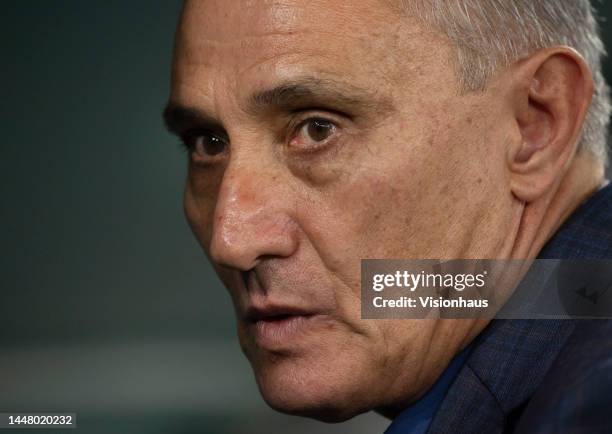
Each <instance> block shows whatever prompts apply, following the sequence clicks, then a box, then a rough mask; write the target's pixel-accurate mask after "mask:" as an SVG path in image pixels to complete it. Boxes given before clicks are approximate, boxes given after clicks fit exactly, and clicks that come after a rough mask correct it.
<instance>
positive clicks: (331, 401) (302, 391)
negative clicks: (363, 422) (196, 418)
mask: <svg viewBox="0 0 612 434" xmlns="http://www.w3.org/2000/svg"><path fill="white" fill-rule="evenodd" d="M351 365H353V366H351ZM355 368H356V367H355V366H354V360H352V361H351V360H343V358H341V357H340V358H338V357H335V358H334V357H330V358H329V359H328V360H326V361H325V363H323V360H321V361H314V360H312V359H310V360H309V359H308V358H299V357H291V356H286V355H280V356H274V357H269V358H266V359H265V360H261V359H260V360H258V361H257V362H255V363H253V369H254V371H255V378H256V380H257V384H258V386H259V390H260V392H261V395H262V396H263V398H264V400H265V401H266V403H267V404H268V405H269V406H270V407H272V408H273V409H275V410H277V411H280V412H282V413H287V414H292V415H298V416H304V417H309V418H313V419H317V420H320V421H323V422H328V423H337V422H343V421H345V420H347V419H350V418H352V417H354V416H357V415H358V414H360V413H363V412H366V411H368V410H370V409H372V408H373V407H374V406H375V405H374V403H373V402H372V399H373V396H374V394H373V393H370V392H373V391H372V389H371V385H370V384H367V383H368V380H371V379H370V378H367V374H365V375H360V374H359V372H360V371H362V369H355ZM360 380H364V381H360ZM370 404H371V405H370Z"/></svg>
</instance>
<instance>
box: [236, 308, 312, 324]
mask: <svg viewBox="0 0 612 434" xmlns="http://www.w3.org/2000/svg"><path fill="white" fill-rule="evenodd" d="M298 315H299V316H306V315H313V312H310V311H307V310H305V309H301V308H298V307H293V306H277V305H269V306H250V307H249V308H247V310H246V319H247V321H249V322H257V321H262V320H271V319H275V318H279V319H280V318H282V317H286V316H298Z"/></svg>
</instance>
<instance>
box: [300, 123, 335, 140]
mask: <svg viewBox="0 0 612 434" xmlns="http://www.w3.org/2000/svg"><path fill="white" fill-rule="evenodd" d="M306 130H307V132H308V136H309V137H310V138H311V139H312V140H313V141H315V142H322V141H324V140H325V139H327V138H328V137H329V136H331V135H332V133H333V132H334V124H332V123H331V122H327V121H324V120H322V119H313V120H311V121H309V122H308V123H307V124H306Z"/></svg>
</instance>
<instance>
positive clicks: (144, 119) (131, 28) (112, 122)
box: [0, 0, 612, 434]
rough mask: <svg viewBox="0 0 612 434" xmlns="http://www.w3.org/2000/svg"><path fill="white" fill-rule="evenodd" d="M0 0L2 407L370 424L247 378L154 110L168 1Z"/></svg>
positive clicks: (181, 161)
mask: <svg viewBox="0 0 612 434" xmlns="http://www.w3.org/2000/svg"><path fill="white" fill-rule="evenodd" d="M1 5H2V14H1V17H2V18H1V20H2V26H1V30H0V31H1V32H2V38H1V42H0V43H1V44H2V53H3V62H2V105H1V107H2V113H1V115H2V116H1V119H2V136H1V137H2V140H3V146H2V158H1V159H0V169H1V173H2V183H1V186H0V193H1V197H2V200H3V206H2V208H1V214H0V215H1V222H2V230H3V237H2V246H3V248H4V251H5V253H4V255H3V258H2V262H1V264H2V269H1V270H0V271H1V274H0V279H1V280H0V282H1V289H2V290H1V298H0V330H1V335H0V336H1V340H0V342H1V343H2V353H1V357H0V412H2V411H22V412H23V411H76V412H78V421H79V426H80V428H79V429H78V431H77V432H83V433H119V432H126V433H127V432H129V433H132V434H138V433H179V434H180V433H184V434H186V433H207V432H218V433H262V432H265V433H275V432H292V433H310V432H323V433H345V432H346V433H348V432H351V433H362V432H363V433H366V432H382V430H383V429H384V427H385V426H386V424H387V422H385V421H384V420H382V418H380V417H378V416H376V415H366V416H362V417H360V418H357V419H356V420H353V421H352V422H349V423H347V424H343V425H324V424H320V423H318V422H312V421H309V420H306V419H301V418H293V417H287V416H283V415H279V414H276V413H275V412H273V411H272V410H269V409H268V408H267V407H266V406H265V404H264V403H263V402H262V400H261V398H260V397H259V395H258V393H257V390H256V387H255V385H254V382H253V379H252V378H251V373H250V370H249V367H248V364H247V363H246V361H245V360H244V359H243V357H242V356H241V355H240V352H239V349H238V345H237V342H236V340H235V338H234V323H233V313H232V309H231V305H230V302H229V299H228V297H227V296H226V294H225V292H224V289H223V288H222V287H221V285H220V284H219V282H218V281H217V279H216V278H215V277H214V276H213V274H212V272H211V269H210V267H209V265H208V264H207V262H206V261H205V259H204V256H203V254H202V253H201V251H200V249H199V247H198V246H197V244H196V242H195V240H194V239H193V237H192V235H191V233H190V232H189V230H188V228H187V225H186V223H185V221H184V217H183V214H182V208H181V194H182V187H183V180H184V176H185V156H184V154H183V153H182V151H180V149H179V146H178V144H177V141H176V139H174V138H173V137H171V136H170V135H169V134H168V133H166V132H165V130H164V128H163V126H162V123H161V116H160V113H161V109H162V107H163V105H164V103H165V100H166V98H167V95H168V84H169V65H170V57H171V48H172V35H173V32H174V27H175V22H176V19H177V16H178V12H179V7H180V4H179V2H178V1H176V0H155V1H153V0H150V1H135V0H131V1H129V2H128V1H117V0H115V1H101V0H97V1H93V0H89V1H77V0H72V1H60V0H55V1H42V0H39V1H16V0H15V1H3V2H2V3H1ZM604 11H605V14H611V13H612V7H610V5H609V3H608V5H607V6H605V8H604ZM604 33H605V38H606V40H611V39H612V34H611V33H610V32H609V31H608V28H607V25H606V24H605V23H604ZM611 42H612V41H611ZM610 45H611V46H612V44H610ZM610 72H612V67H611V65H610V63H609V62H608V63H607V65H606V73H607V75H608V76H610ZM37 432H42V431H37ZM55 432H59V431H55ZM73 432H74V431H73Z"/></svg>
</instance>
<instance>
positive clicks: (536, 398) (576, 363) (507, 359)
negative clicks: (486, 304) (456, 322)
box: [428, 185, 612, 434]
mask: <svg viewBox="0 0 612 434" xmlns="http://www.w3.org/2000/svg"><path fill="white" fill-rule="evenodd" d="M540 258H554V259H557V258H564V259H612V185H608V186H607V187H605V188H603V189H601V190H599V191H598V192H597V193H595V194H594V195H593V196H592V197H591V198H590V199H589V200H588V201H587V202H586V203H585V204H583V205H582V206H581V207H580V208H579V209H578V210H577V211H576V212H575V213H574V214H573V215H572V216H571V217H570V218H569V219H568V220H567V221H566V222H565V224H564V225H563V226H562V227H561V228H560V230H559V231H558V232H557V233H556V234H555V236H554V237H553V238H552V239H551V240H550V241H549V242H548V243H547V245H546V246H545V247H544V249H543V250H542V252H541V253H540ZM473 347H474V348H473V350H472V352H471V353H470V355H469V357H468V359H467V361H466V362H465V364H464V365H463V367H462V369H461V370H460V371H459V374H458V375H457V377H456V378H455V380H454V382H453V384H452V385H451V386H450V388H449V390H448V393H447V394H446V396H445V398H444V400H443V401H442V404H441V405H440V407H439V408H438V411H437V412H436V414H435V416H434V418H433V420H432V423H431V425H430V426H429V430H428V432H429V433H432V434H441V433H449V434H450V433H452V434H463V433H465V434H467V433H470V434H471V433H521V434H522V433H555V434H556V433H589V434H590V433H612V320H494V321H492V322H491V323H490V324H489V326H488V327H487V328H486V329H485V330H484V331H483V332H482V333H481V334H480V335H479V336H478V337H477V338H476V340H475V341H474V343H473Z"/></svg>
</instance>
